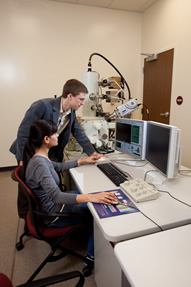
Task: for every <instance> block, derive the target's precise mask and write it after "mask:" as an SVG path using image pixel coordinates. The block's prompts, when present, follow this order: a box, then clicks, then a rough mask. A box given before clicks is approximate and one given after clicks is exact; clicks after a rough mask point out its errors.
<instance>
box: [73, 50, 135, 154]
mask: <svg viewBox="0 0 191 287" xmlns="http://www.w3.org/2000/svg"><path fill="white" fill-rule="evenodd" d="M94 55H97V56H100V57H102V58H103V59H104V60H106V61H107V62H108V63H109V64H110V65H111V66H112V67H113V68H114V69H115V70H116V71H117V72H118V74H119V77H110V78H108V79H105V78H104V79H100V78H99V74H98V73H97V72H95V71H92V67H91V59H92V57H93V56H94ZM82 82H83V83H84V84H85V86H86V87H87V89H88V92H89V93H88V94H87V96H86V98H85V102H84V105H83V106H82V108H81V116H79V117H78V120H79V122H80V125H81V127H82V129H83V130H84V132H85V134H86V135H87V137H88V138H89V140H90V142H91V143H92V145H93V146H94V148H95V150H96V151H98V152H99V153H103V154H104V153H109V152H112V151H113V149H112V146H113V141H114V134H115V118H117V117H129V116H130V114H131V113H132V112H133V111H135V110H136V109H138V107H139V105H140V104H137V103H136V100H135V99H133V98H131V93H130V89H129V86H128V84H127V82H126V81H125V79H124V77H123V76H122V75H121V73H120V72H119V71H118V70H117V69H116V67H115V66H114V65H113V64H112V63H111V62H110V61H109V60H108V59H106V58H105V57H104V56H102V55H101V54H98V53H94V54H91V56H90V58H89V63H88V71H87V72H84V73H83V74H82ZM125 85H126V88H127V90H128V95H126V94H125V90H124V88H125V87H124V86H125ZM108 103H109V104H110V107H111V105H115V108H114V110H113V111H112V113H110V112H104V108H103V104H106V105H107V104H108Z"/></svg>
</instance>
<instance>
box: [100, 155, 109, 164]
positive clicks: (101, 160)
mask: <svg viewBox="0 0 191 287" xmlns="http://www.w3.org/2000/svg"><path fill="white" fill-rule="evenodd" d="M106 162H110V160H109V158H108V157H105V156H102V157H100V158H99V159H98V160H97V163H98V164H100V163H106Z"/></svg>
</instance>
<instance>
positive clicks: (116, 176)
mask: <svg viewBox="0 0 191 287" xmlns="http://www.w3.org/2000/svg"><path fill="white" fill-rule="evenodd" d="M97 167H98V168H99V169H100V170H101V171H102V172H103V173H104V174H105V175H106V176H107V177H108V178H109V179H110V180H111V181H112V182H113V183H114V184H115V185H116V186H120V184H121V183H123V182H125V181H127V180H129V179H132V177H131V176H130V175H128V174H127V173H124V172H123V171H122V170H121V169H119V168H118V167H117V166H115V165H114V164H112V163H100V164H97Z"/></svg>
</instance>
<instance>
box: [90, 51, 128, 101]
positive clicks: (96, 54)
mask: <svg viewBox="0 0 191 287" xmlns="http://www.w3.org/2000/svg"><path fill="white" fill-rule="evenodd" d="M93 56H100V57H101V58H103V59H104V60H105V61H106V62H108V63H109V64H110V65H111V66H112V67H113V68H114V69H115V70H116V71H117V73H118V74H119V75H120V76H121V81H122V83H123V82H124V83H125V85H126V87H127V90H128V93H129V100H130V99H131V91H130V88H129V86H128V84H127V82H126V80H125V78H124V77H123V75H122V74H121V73H120V72H119V70H118V69H117V68H116V67H115V66H114V65H113V64H112V63H111V62H110V61H109V60H108V59H107V58H105V57H104V56H103V55H101V54H99V53H92V54H91V55H90V57H89V62H88V72H91V70H92V65H91V59H92V57H93ZM122 88H123V87H122Z"/></svg>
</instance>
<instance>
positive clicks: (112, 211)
mask: <svg viewBox="0 0 191 287" xmlns="http://www.w3.org/2000/svg"><path fill="white" fill-rule="evenodd" d="M106 192H112V193H114V194H115V196H116V197H117V199H118V201H119V203H118V204H109V205H107V204H102V203H92V204H93V206H94V208H95V210H96V211H97V214H98V215H99V217H100V218H107V217H111V216H118V215H123V214H128V213H134V212H138V211H139V210H138V208H137V207H136V206H135V204H134V203H133V202H132V201H131V200H130V199H129V197H128V196H127V195H126V194H125V193H124V192H123V191H122V190H121V189H117V188H116V189H111V190H106Z"/></svg>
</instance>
